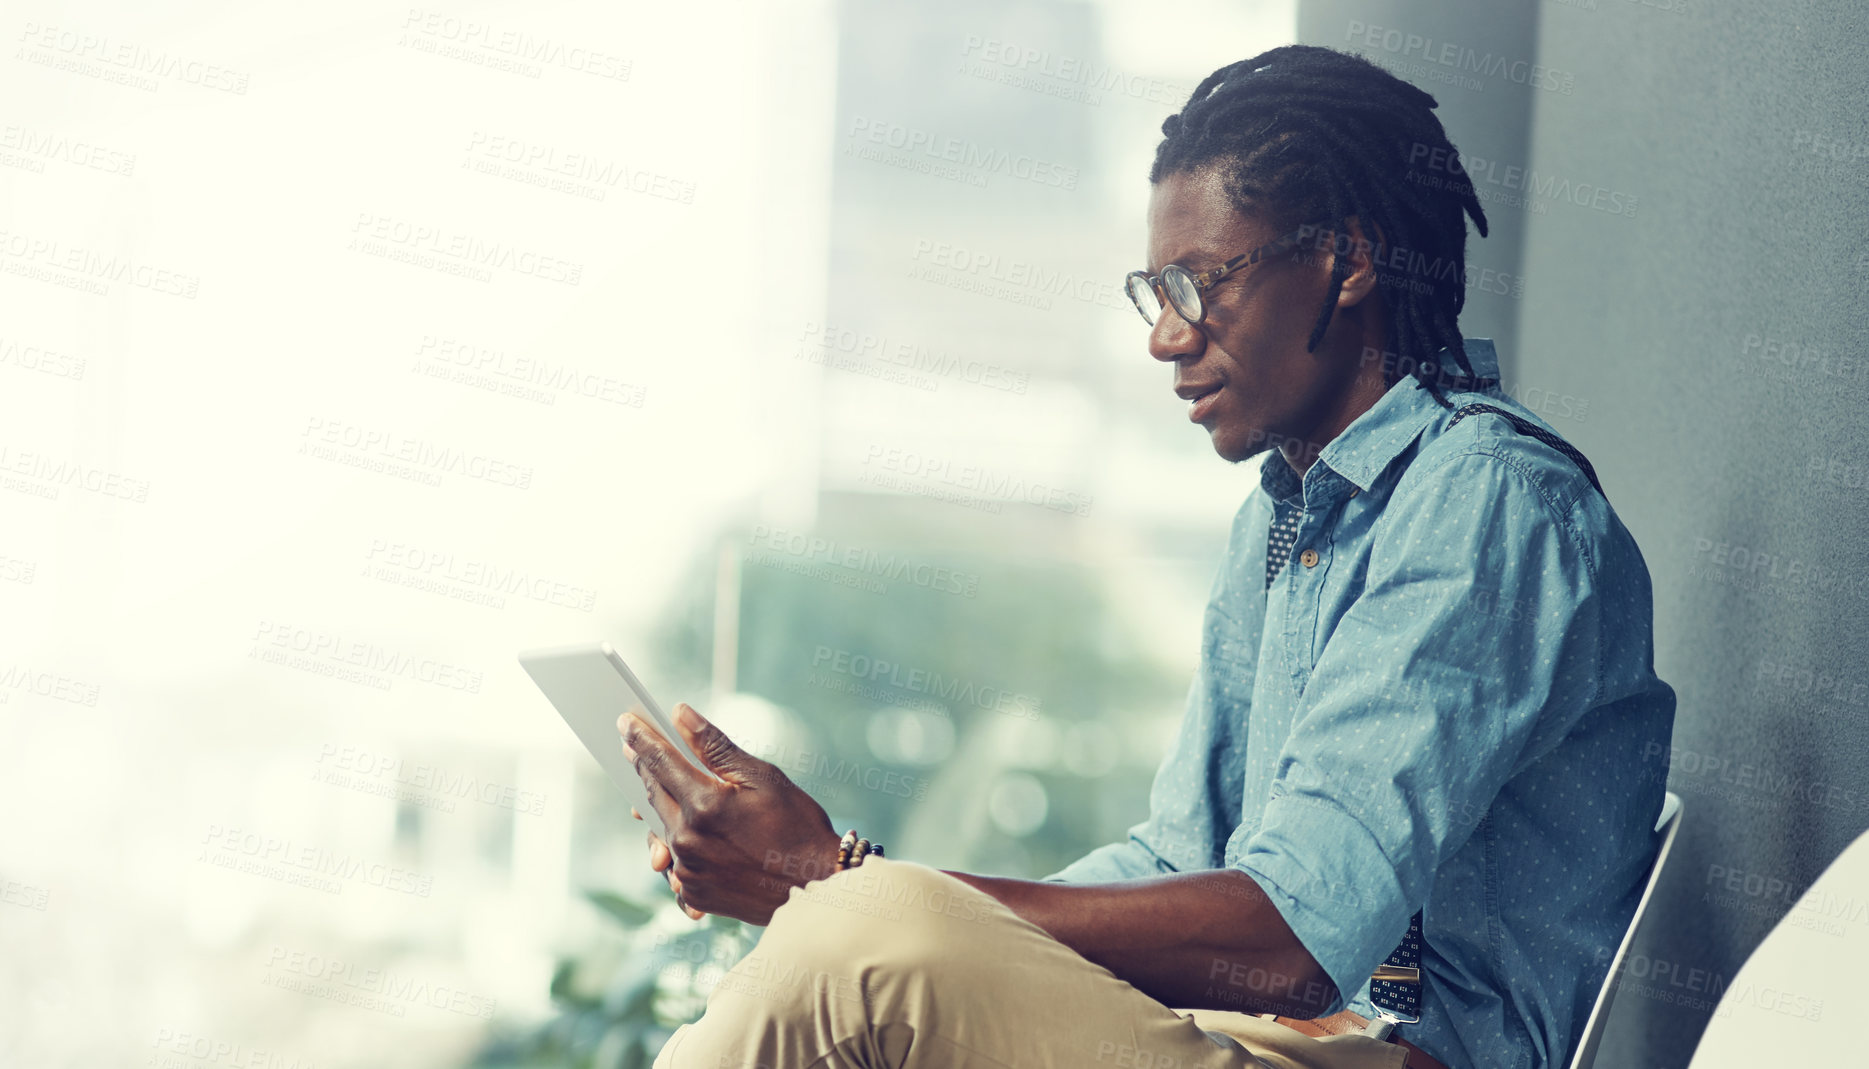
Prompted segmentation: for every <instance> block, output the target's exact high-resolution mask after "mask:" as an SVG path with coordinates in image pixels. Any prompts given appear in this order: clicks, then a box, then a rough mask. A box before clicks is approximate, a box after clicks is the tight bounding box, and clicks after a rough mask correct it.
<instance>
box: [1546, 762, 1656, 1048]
mask: <svg viewBox="0 0 1869 1069" xmlns="http://www.w3.org/2000/svg"><path fill="white" fill-rule="evenodd" d="M1681 810H1682V804H1681V796H1680V795H1678V794H1676V793H1674V792H1673V791H1668V792H1667V793H1666V794H1665V795H1663V796H1662V802H1661V817H1660V818H1659V819H1657V820H1656V821H1655V833H1656V834H1657V835H1659V836H1661V849H1660V850H1658V851H1657V852H1656V854H1655V863H1654V865H1653V866H1652V867H1650V868H1649V870H1648V884H1647V886H1645V887H1643V888H1642V898H1641V900H1640V901H1638V902H1636V904H1635V916H1633V917H1630V918H1629V930H1628V931H1626V932H1624V933H1623V936H1622V945H1621V946H1618V947H1617V948H1616V956H1615V957H1613V958H1611V959H1610V962H1609V974H1608V975H1606V976H1605V977H1603V989H1602V990H1601V991H1599V992H1597V996H1596V1005H1595V1006H1594V1007H1593V1008H1592V1009H1591V1010H1590V1019H1589V1020H1588V1021H1585V1022H1584V1026H1583V1035H1582V1036H1580V1037H1578V1040H1577V1049H1576V1052H1575V1053H1574V1054H1573V1055H1572V1056H1571V1060H1570V1069H1591V1066H1593V1065H1595V1064H1596V1049H1597V1045H1598V1044H1600V1043H1601V1042H1602V1041H1603V1029H1604V1026H1605V1025H1607V1024H1608V1023H1609V1010H1610V1006H1611V1005H1612V1004H1614V1003H1615V1001H1616V992H1617V990H1618V989H1619V988H1620V987H1621V986H1622V983H1621V980H1622V963H1623V961H1624V960H1625V959H1626V958H1627V957H1628V956H1629V948H1630V947H1631V946H1633V945H1634V944H1635V937H1636V933H1637V931H1638V930H1640V928H1641V927H1642V920H1643V918H1644V917H1646V916H1647V914H1648V903H1649V900H1650V899H1651V898H1653V897H1654V896H1655V885H1656V884H1658V883H1660V882H1661V870H1662V867H1663V866H1665V865H1666V864H1667V861H1668V854H1669V852H1670V851H1671V850H1673V849H1674V837H1675V835H1676V834H1677V833H1679V832H1680V830H1681Z"/></svg>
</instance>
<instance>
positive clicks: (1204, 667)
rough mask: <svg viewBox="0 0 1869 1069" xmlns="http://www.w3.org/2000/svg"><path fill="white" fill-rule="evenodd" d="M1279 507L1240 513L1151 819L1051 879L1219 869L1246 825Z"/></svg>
mask: <svg viewBox="0 0 1869 1069" xmlns="http://www.w3.org/2000/svg"><path fill="white" fill-rule="evenodd" d="M1270 517H1271V508H1270V505H1269V503H1268V501H1267V499H1266V498H1265V495H1264V494H1262V493H1257V492H1255V493H1253V494H1251V495H1249V496H1248V497H1247V499H1246V501H1245V503H1244V504H1243V505H1241V506H1240V508H1239V511H1238V512H1237V513H1235V514H1234V517H1233V526H1232V528H1231V530H1230V532H1229V534H1228V537H1227V549H1226V553H1225V554H1224V555H1223V557H1222V564H1221V567H1220V570H1219V574H1218V575H1216V576H1215V578H1214V583H1213V587H1212V590H1211V592H1210V595H1209V597H1208V601H1207V609H1206V612H1205V615H1204V617H1203V619H1202V626H1201V654H1200V661H1199V664H1198V666H1197V667H1196V668H1195V672H1194V680H1193V683H1192V684H1191V685H1190V686H1189V687H1188V694H1187V703H1186V706H1185V708H1184V711H1183V712H1182V715H1181V723H1180V726H1179V727H1178V728H1177V729H1176V733H1175V741H1174V744H1173V746H1172V747H1171V748H1170V750H1169V752H1168V754H1167V756H1166V757H1164V758H1163V759H1162V763H1161V765H1160V766H1159V767H1158V768H1157V769H1156V770H1155V780H1154V782H1153V783H1152V784H1151V786H1150V788H1149V818H1148V819H1147V820H1145V821H1142V822H1141V823H1139V824H1136V825H1135V826H1133V827H1131V828H1130V829H1129V834H1128V837H1127V838H1126V839H1124V840H1123V841H1122V842H1116V843H1110V844H1108V845H1106V846H1101V847H1098V848H1097V849H1095V850H1093V851H1091V852H1090V853H1089V854H1086V855H1085V856H1083V857H1082V858H1079V859H1078V860H1077V861H1074V862H1072V863H1071V864H1070V865H1067V866H1065V867H1064V868H1063V869H1061V870H1059V871H1058V872H1055V873H1052V874H1051V875H1050V876H1046V877H1045V878H1044V879H1045V880H1047V881H1051V882H1055V883H1100V882H1106V881H1111V880H1129V879H1137V878H1140V877H1144V876H1160V875H1163V874H1166V873H1171V872H1183V871H1195V870H1201V869H1211V868H1215V867H1217V866H1218V865H1219V864H1220V861H1221V853H1220V851H1221V846H1222V844H1223V843H1224V842H1225V840H1226V837H1227V835H1228V834H1229V832H1230V830H1231V829H1232V828H1233V827H1235V826H1236V825H1237V823H1238V813H1239V805H1240V796H1241V793H1242V791H1243V782H1244V775H1245V772H1244V765H1245V759H1244V747H1245V745H1246V719H1247V716H1248V714H1249V712H1250V711H1251V704H1252V683H1253V677H1254V675H1255V674H1256V672H1257V666H1258V660H1259V639H1260V635H1261V632H1262V631H1263V628H1264V621H1265V541H1266V530H1267V527H1268V525H1269V523H1270Z"/></svg>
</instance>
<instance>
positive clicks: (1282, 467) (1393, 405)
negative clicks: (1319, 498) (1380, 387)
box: [1259, 338, 1499, 500]
mask: <svg viewBox="0 0 1869 1069" xmlns="http://www.w3.org/2000/svg"><path fill="white" fill-rule="evenodd" d="M1463 341H1464V343H1465V345H1464V348H1465V349H1466V353H1467V363H1468V364H1469V365H1471V366H1472V368H1473V374H1474V375H1475V376H1477V377H1480V378H1494V379H1496V378H1498V377H1499V354H1498V353H1497V352H1496V351H1495V350H1494V349H1493V342H1492V339H1491V338H1466V339H1463ZM1446 353H1447V350H1446V349H1442V350H1441V352H1440V353H1439V354H1436V362H1437V363H1439V362H1440V359H1439V358H1440V356H1443V355H1445V354H1446ZM1443 366H1445V365H1443ZM1444 411H1445V410H1444V409H1442V408H1441V406H1440V405H1439V404H1437V403H1436V402H1435V400H1434V398H1433V396H1431V395H1430V394H1429V393H1428V391H1427V390H1426V389H1425V388H1423V387H1422V385H1421V380H1420V379H1417V378H1415V377H1414V376H1413V375H1404V376H1403V377H1402V379H1401V381H1399V382H1397V383H1396V384H1395V385H1393V386H1391V387H1389V390H1388V392H1387V393H1384V394H1383V395H1382V396H1381V397H1380V398H1378V399H1377V400H1376V403H1375V404H1373V405H1371V406H1369V408H1368V410H1367V411H1365V412H1364V413H1363V414H1362V415H1360V416H1357V417H1356V418H1355V419H1354V420H1351V421H1350V425H1349V426H1348V427H1345V428H1344V429H1343V432H1342V433H1341V434H1338V435H1337V436H1336V437H1335V438H1332V439H1331V440H1330V441H1329V442H1327V443H1325V445H1324V448H1323V449H1322V450H1321V451H1319V453H1318V455H1317V460H1316V462H1314V463H1313V464H1312V465H1311V472H1312V473H1316V475H1315V476H1313V475H1312V474H1311V473H1307V475H1306V479H1307V480H1309V479H1312V478H1322V477H1323V475H1324V473H1323V472H1321V471H1319V469H1318V465H1320V464H1321V465H1324V466H1325V468H1326V469H1328V470H1329V471H1331V472H1335V473H1336V474H1338V475H1340V476H1342V477H1343V478H1344V479H1346V480H1348V481H1349V482H1350V483H1352V484H1354V485H1355V486H1356V488H1357V489H1359V490H1367V489H1369V488H1370V486H1371V485H1372V484H1374V483H1375V481H1376V479H1377V477H1378V476H1380V475H1381V474H1382V472H1383V469H1385V468H1387V467H1388V466H1389V463H1390V462H1391V461H1393V460H1394V459H1395V458H1396V457H1398V456H1400V455H1401V454H1402V451H1403V450H1405V449H1407V448H1408V447H1409V446H1410V445H1411V444H1413V443H1414V441H1415V439H1416V438H1417V437H1419V436H1420V435H1421V432H1422V431H1423V430H1426V429H1427V426H1428V424H1429V423H1431V422H1433V421H1434V419H1435V417H1436V416H1437V415H1438V414H1440V413H1442V412H1444ZM1259 484H1260V485H1261V486H1263V487H1264V488H1265V490H1266V493H1268V494H1270V495H1271V496H1272V498H1273V499H1274V500H1284V499H1285V498H1288V497H1290V496H1291V495H1293V494H1295V493H1297V492H1298V491H1299V490H1301V489H1302V488H1303V485H1304V483H1303V481H1301V480H1300V479H1299V477H1298V473H1297V472H1295V471H1293V470H1292V467H1291V465H1290V464H1289V463H1288V462H1286V460H1285V454H1284V453H1282V452H1281V451H1279V450H1277V449H1273V450H1271V451H1270V454H1269V455H1268V456H1267V457H1266V459H1265V463H1264V464H1263V465H1261V466H1260V469H1259Z"/></svg>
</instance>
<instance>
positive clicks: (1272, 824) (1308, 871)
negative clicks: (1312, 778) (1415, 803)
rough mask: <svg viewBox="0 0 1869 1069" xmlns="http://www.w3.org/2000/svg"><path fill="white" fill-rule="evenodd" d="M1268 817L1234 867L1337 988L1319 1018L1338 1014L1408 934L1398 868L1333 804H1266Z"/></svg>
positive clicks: (1285, 800)
mask: <svg viewBox="0 0 1869 1069" xmlns="http://www.w3.org/2000/svg"><path fill="white" fill-rule="evenodd" d="M1265 817H1266V819H1265V822H1264V823H1263V824H1261V825H1260V828H1259V830H1258V831H1257V832H1255V833H1254V834H1253V836H1252V838H1251V839H1249V840H1247V843H1246V846H1245V849H1244V851H1243V852H1242V853H1241V855H1240V857H1239V858H1238V859H1237V860H1236V861H1234V862H1233V864H1232V866H1231V867H1233V868H1236V869H1239V870H1240V871H1241V872H1244V873H1245V874H1246V875H1248V876H1250V877H1252V878H1253V880H1254V881H1255V882H1256V883H1258V884H1259V887H1260V889H1261V890H1263V891H1264V892H1265V893H1266V897H1267V898H1269V899H1270V900H1271V901H1272V905H1273V907H1274V908H1276V909H1277V910H1278V912H1279V916H1281V917H1283V918H1284V919H1285V923H1286V924H1287V925H1289V926H1290V928H1291V930H1292V934H1293V935H1296V936H1297V937H1298V942H1300V943H1301V944H1303V945H1304V948H1305V949H1306V950H1307V951H1309V952H1310V954H1311V957H1313V958H1315V959H1316V960H1317V963H1318V966H1319V967H1320V968H1322V969H1323V970H1324V972H1325V974H1326V975H1328V976H1329V977H1330V979H1331V982H1332V983H1334V984H1335V985H1336V987H1337V996H1336V998H1335V999H1334V1000H1333V1001H1332V1002H1331V1004H1330V1006H1329V1008H1327V1009H1326V1010H1325V1011H1324V1012H1323V1014H1320V1016H1325V1015H1329V1014H1332V1013H1336V1012H1338V1011H1339V1010H1342V1009H1343V1008H1344V1007H1346V1006H1347V1005H1349V1003H1350V1001H1351V1000H1352V999H1354V998H1356V996H1357V995H1358V993H1359V992H1361V991H1362V990H1363V987H1364V985H1366V984H1367V983H1368V982H1369V978H1370V974H1371V973H1373V972H1374V971H1375V967H1376V966H1377V965H1379V964H1381V963H1382V962H1383V961H1384V960H1386V959H1387V958H1388V956H1389V954H1390V953H1391V952H1392V951H1394V949H1395V947H1396V944H1397V943H1399V942H1400V941H1401V938H1402V935H1403V934H1404V933H1405V932H1406V931H1407V928H1408V920H1407V916H1408V914H1407V911H1406V909H1405V908H1404V907H1403V906H1402V902H1403V895H1402V893H1401V888H1400V887H1399V886H1398V885H1397V883H1396V879H1395V870H1394V868H1393V867H1392V866H1391V864H1390V862H1389V860H1388V858H1386V857H1385V856H1384V855H1383V852H1382V850H1381V848H1380V847H1379V846H1378V845H1377V843H1376V840H1375V838H1374V837H1373V836H1371V835H1370V833H1369V830H1368V829H1367V828H1365V827H1364V826H1363V825H1362V824H1361V823H1360V822H1359V821H1357V820H1356V818H1354V817H1352V816H1351V815H1350V814H1349V813H1347V812H1345V811H1344V810H1343V809H1341V808H1339V807H1338V806H1336V805H1334V804H1331V803H1329V802H1325V801H1322V800H1319V799H1314V798H1307V797H1304V796H1301V795H1290V794H1287V795H1283V796H1280V797H1278V798H1275V799H1273V800H1272V802H1271V803H1269V804H1268V805H1267V806H1266V811H1265ZM1395 916H1400V917H1401V922H1400V925H1399V927H1398V926H1397V925H1395V924H1393V923H1391V921H1392V920H1393V918H1394V917H1395Z"/></svg>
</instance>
